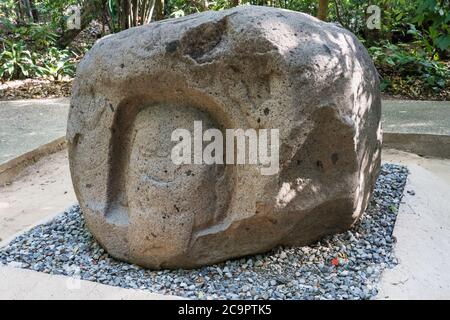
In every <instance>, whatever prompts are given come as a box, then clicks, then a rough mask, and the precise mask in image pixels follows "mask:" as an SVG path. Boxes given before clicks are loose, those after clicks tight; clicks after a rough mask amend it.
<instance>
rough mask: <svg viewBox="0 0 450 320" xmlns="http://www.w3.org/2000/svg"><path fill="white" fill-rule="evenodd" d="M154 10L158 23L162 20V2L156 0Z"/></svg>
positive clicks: (161, 0) (162, 0)
mask: <svg viewBox="0 0 450 320" xmlns="http://www.w3.org/2000/svg"><path fill="white" fill-rule="evenodd" d="M155 10H156V16H155V20H156V21H159V20H162V19H164V0H156V3H155Z"/></svg>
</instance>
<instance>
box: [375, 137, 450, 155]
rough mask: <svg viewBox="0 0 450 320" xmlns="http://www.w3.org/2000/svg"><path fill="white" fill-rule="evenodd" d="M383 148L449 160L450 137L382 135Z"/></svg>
mask: <svg viewBox="0 0 450 320" xmlns="http://www.w3.org/2000/svg"><path fill="white" fill-rule="evenodd" d="M383 148H389V149H396V150H401V151H406V152H410V153H415V154H417V155H420V156H428V157H436V158H445V159H450V136H448V135H437V134H422V133H394V132H384V133H383Z"/></svg>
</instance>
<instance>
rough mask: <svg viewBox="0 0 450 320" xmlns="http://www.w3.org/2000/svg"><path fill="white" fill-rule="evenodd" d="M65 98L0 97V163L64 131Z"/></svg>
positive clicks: (44, 142)
mask: <svg viewBox="0 0 450 320" xmlns="http://www.w3.org/2000/svg"><path fill="white" fill-rule="evenodd" d="M68 111H69V99H68V98H58V99H34V100H16V101H0V164H2V163H4V162H6V161H8V160H11V159H14V158H16V157H18V156H20V155H22V154H24V153H26V152H29V151H31V150H33V149H36V148H37V147H39V146H41V145H44V144H46V143H49V142H51V141H53V140H55V139H57V138H60V137H62V136H64V135H65V134H66V124H67V114H68Z"/></svg>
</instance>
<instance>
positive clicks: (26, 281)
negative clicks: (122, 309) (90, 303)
mask: <svg viewBox="0 0 450 320" xmlns="http://www.w3.org/2000/svg"><path fill="white" fill-rule="evenodd" d="M5 299H7V300H137V299H139V300H174V299H182V298H180V297H176V296H169V295H161V294H156V293H151V292H149V291H146V290H137V289H123V288H119V287H113V286H109V285H104V284H100V283H96V282H91V281H85V280H79V279H75V278H71V277H66V276H60V275H49V274H46V273H41V272H36V271H32V270H25V269H18V268H13V267H0V300H5ZM184 300H186V299H184Z"/></svg>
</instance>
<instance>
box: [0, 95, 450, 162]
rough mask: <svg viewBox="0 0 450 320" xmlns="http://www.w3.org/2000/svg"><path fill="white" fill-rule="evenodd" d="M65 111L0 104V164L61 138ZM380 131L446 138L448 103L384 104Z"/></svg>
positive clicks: (44, 103) (51, 102) (64, 107)
mask: <svg viewBox="0 0 450 320" xmlns="http://www.w3.org/2000/svg"><path fill="white" fill-rule="evenodd" d="M68 110H69V98H58V99H33V100H17V101H0V164H2V163H4V162H6V161H8V160H10V159H13V158H15V157H17V156H19V155H21V154H24V153H25V152H28V151H31V150H33V149H35V148H37V147H39V146H41V145H43V144H46V143H49V142H51V141H53V140H55V139H57V138H60V137H63V136H64V135H65V134H66V124H67V114H68ZM383 127H384V131H385V132H386V133H414V134H418V133H420V134H422V133H425V134H433V135H449V136H450V101H438V102H436V101H402V100H384V101H383ZM402 143H404V142H402Z"/></svg>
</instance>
